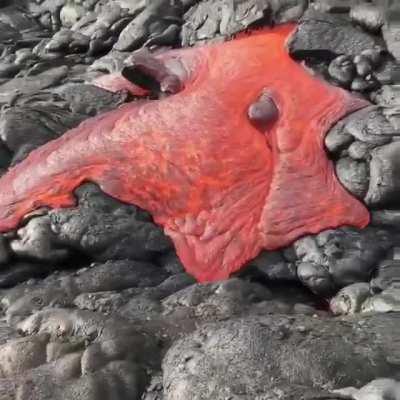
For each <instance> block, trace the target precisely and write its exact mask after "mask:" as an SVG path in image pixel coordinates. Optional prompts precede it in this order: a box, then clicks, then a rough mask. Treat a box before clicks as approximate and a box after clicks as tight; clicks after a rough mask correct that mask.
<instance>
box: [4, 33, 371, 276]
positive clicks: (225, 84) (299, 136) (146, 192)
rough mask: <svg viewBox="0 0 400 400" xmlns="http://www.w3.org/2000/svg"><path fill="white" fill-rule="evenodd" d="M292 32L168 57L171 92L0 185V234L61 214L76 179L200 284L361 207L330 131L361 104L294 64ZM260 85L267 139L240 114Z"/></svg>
mask: <svg viewBox="0 0 400 400" xmlns="http://www.w3.org/2000/svg"><path fill="white" fill-rule="evenodd" d="M294 29H295V27H294V26H292V25H290V26H289V25H284V26H279V27H276V28H273V29H266V30H260V31H256V32H254V33H253V34H251V35H244V36H241V37H239V38H237V39H234V40H232V41H229V42H226V43H223V44H215V45H209V46H204V47H198V48H192V49H185V50H176V51H169V52H166V53H163V54H162V55H159V56H157V57H160V59H162V60H163V61H165V60H167V61H168V60H174V59H175V60H176V59H179V61H180V62H181V63H182V65H183V66H184V67H185V71H186V74H187V79H186V81H185V82H184V88H183V90H182V91H180V92H179V93H178V94H176V95H171V96H169V97H166V98H163V99H161V100H151V101H150V100H143V101H138V102H133V103H129V104H127V105H124V106H122V107H120V108H119V109H116V110H113V111H111V112H108V113H106V114H103V115H100V116H98V117H95V118H91V119H89V120H87V121H85V122H84V123H82V124H81V125H80V126H78V127H77V128H75V129H73V130H71V131H69V132H68V133H66V134H65V135H63V136H62V137H61V138H59V139H57V140H54V141H52V142H49V143H47V144H46V145H44V146H43V147H41V148H39V149H38V150H36V151H34V152H32V153H31V155H30V156H29V157H28V158H27V159H26V160H25V161H23V162H22V163H20V164H19V165H17V166H16V167H15V168H13V169H11V170H10V171H9V172H8V173H7V174H6V175H5V176H3V177H2V178H1V179H0V231H2V232H5V231H8V230H11V229H14V228H16V227H17V225H18V224H19V223H20V221H21V219H22V218H23V217H24V215H26V214H27V213H29V212H31V211H32V210H34V209H37V208H39V207H44V206H48V207H70V206H73V205H74V204H75V198H74V196H73V191H74V189H75V188H77V187H78V186H79V185H80V184H82V183H83V182H84V181H92V182H96V183H97V184H98V185H99V186H100V187H101V189H102V190H103V191H104V192H106V193H107V194H109V195H110V196H113V197H114V198H117V199H119V200H121V201H123V202H126V203H131V204H135V205H137V206H139V207H141V208H143V209H146V210H148V211H149V212H150V213H151V214H152V216H153V218H154V220H155V221H156V223H158V224H161V225H162V226H163V227H164V228H165V232H166V233H167V234H168V235H169V236H170V237H171V238H172V240H173V242H174V244H175V246H176V250H177V253H178V255H179V257H180V258H181V260H182V262H183V264H184V265H185V268H186V269H187V271H188V272H189V273H191V274H192V275H194V276H195V277H196V278H197V279H198V280H199V281H212V280H218V279H223V278H227V277H228V276H229V275H230V274H231V273H232V272H234V271H237V270H238V269H239V268H240V267H242V266H243V265H244V264H245V263H246V262H247V261H248V260H250V259H252V258H254V257H255V256H256V255H257V254H258V253H259V252H260V250H262V249H267V250H274V249H278V248H281V247H283V246H286V245H289V244H290V243H291V242H292V241H294V240H295V239H297V238H299V237H300V236H302V235H305V234H308V233H318V232H320V231H321V230H324V229H328V228H335V227H338V226H341V225H352V226H355V227H360V228H361V227H364V226H366V225H367V224H368V222H369V214H368V211H367V209H366V208H365V207H364V206H363V205H362V204H361V203H360V202H358V201H357V200H356V199H355V198H354V197H352V196H351V195H350V194H349V193H348V192H346V190H345V189H344V188H343V187H342V186H341V185H340V183H339V182H338V181H337V179H336V177H335V174H334V169H333V165H332V163H331V162H330V161H329V160H328V158H327V155H326V153H325V150H324V144H323V139H324V136H325V134H326V132H327V131H328V129H329V128H330V127H331V126H332V125H333V124H334V123H335V122H336V121H337V120H338V119H340V118H341V117H343V116H345V115H346V114H348V113H350V112H352V111H354V110H357V109H360V108H362V107H364V106H366V105H367V103H366V102H365V101H363V100H360V99H358V98H356V97H353V96H352V95H350V94H349V93H347V92H346V91H344V90H342V89H339V88H336V87H334V86H331V85H328V84H327V83H325V82H323V81H322V80H319V79H317V78H316V77H313V76H312V75H311V74H310V73H309V72H308V71H307V70H305V68H304V67H303V66H301V65H299V64H297V63H296V62H294V61H293V60H292V59H291V58H290V57H289V55H288V53H287V50H286V42H287V39H288V38H289V36H290V34H291V33H292V32H293V30H294ZM265 88H267V89H268V91H269V92H270V93H271V94H272V97H273V100H274V102H275V104H276V105H277V108H278V110H279V117H278V119H277V120H276V121H275V122H274V123H272V124H271V125H270V126H269V127H268V129H267V130H266V131H261V130H260V129H257V128H256V127H255V125H254V124H252V123H251V122H250V120H249V119H248V116H247V111H248V108H249V105H251V104H252V103H253V102H254V101H256V100H257V98H258V97H259V96H260V93H262V91H263V90H264V89H265Z"/></svg>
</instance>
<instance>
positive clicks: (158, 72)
mask: <svg viewBox="0 0 400 400" xmlns="http://www.w3.org/2000/svg"><path fill="white" fill-rule="evenodd" d="M125 64H126V67H125V68H124V69H123V70H122V75H123V76H124V77H125V78H127V79H128V80H130V81H132V82H133V83H135V84H137V85H138V86H141V87H143V88H144V89H148V90H150V91H151V92H152V93H153V94H159V92H162V93H165V94H176V93H178V92H180V91H181V90H182V81H181V79H180V78H179V76H178V75H177V74H175V73H174V71H171V69H170V68H169V67H168V66H167V65H166V64H165V63H164V62H162V61H161V60H159V59H157V58H156V57H155V56H154V55H152V54H151V53H150V52H149V51H148V50H141V51H138V52H136V53H135V54H133V55H132V56H131V57H129V58H128V59H127V60H126V61H125Z"/></svg>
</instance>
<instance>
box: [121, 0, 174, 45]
mask: <svg viewBox="0 0 400 400" xmlns="http://www.w3.org/2000/svg"><path fill="white" fill-rule="evenodd" d="M180 14H181V9H180V7H179V6H178V5H177V4H175V3H173V2H172V3H171V2H170V1H169V0H152V1H147V2H146V7H145V8H143V10H142V11H141V12H140V13H139V14H138V15H137V16H135V18H134V19H133V21H132V22H130V23H129V24H128V25H127V26H126V28H125V29H124V30H123V31H122V32H121V34H120V36H119V39H118V41H117V43H116V44H115V45H114V48H115V49H116V50H119V51H127V50H134V49H137V48H139V47H140V46H142V45H143V44H145V43H147V44H150V43H153V44H164V45H167V44H170V45H171V44H174V43H175V42H176V41H177V39H178V35H179V31H180V23H181V17H180Z"/></svg>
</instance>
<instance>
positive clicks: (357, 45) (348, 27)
mask: <svg viewBox="0 0 400 400" xmlns="http://www.w3.org/2000/svg"><path fill="white" fill-rule="evenodd" d="M379 42H380V41H379V40H378V39H377V38H376V37H374V36H372V35H370V34H368V33H367V32H363V31H361V30H359V29H357V28H356V27H354V26H353V25H352V24H351V23H350V21H349V20H348V19H346V18H345V17H342V16H341V15H335V14H328V13H322V12H319V11H316V10H312V9H309V10H308V11H307V12H306V13H305V14H304V15H303V17H302V18H301V20H300V26H299V28H298V30H297V32H296V34H295V35H294V37H293V38H292V39H291V41H290V44H289V50H290V53H291V54H292V55H293V56H294V57H296V58H300V59H304V58H310V57H317V58H325V59H328V60H331V59H333V58H335V57H337V56H339V55H342V54H343V55H348V56H351V55H357V54H360V53H361V52H362V51H363V50H366V49H370V48H373V47H374V46H376V45H377V44H379Z"/></svg>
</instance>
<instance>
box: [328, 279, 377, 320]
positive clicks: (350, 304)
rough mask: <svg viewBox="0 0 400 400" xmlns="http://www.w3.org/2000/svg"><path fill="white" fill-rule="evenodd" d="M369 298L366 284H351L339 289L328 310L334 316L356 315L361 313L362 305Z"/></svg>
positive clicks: (369, 294) (369, 293)
mask: <svg viewBox="0 0 400 400" xmlns="http://www.w3.org/2000/svg"><path fill="white" fill-rule="evenodd" d="M371 296H372V294H371V292H370V287H369V284H368V283H365V282H360V283H353V284H352V285H349V286H346V287H344V288H343V289H341V290H340V291H339V293H337V294H336V296H335V297H334V298H332V299H331V301H330V303H329V305H330V309H331V311H332V312H333V313H334V314H336V315H347V314H356V313H358V312H360V311H361V307H362V305H363V303H364V302H365V301H366V300H367V299H368V298H369V297H371Z"/></svg>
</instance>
